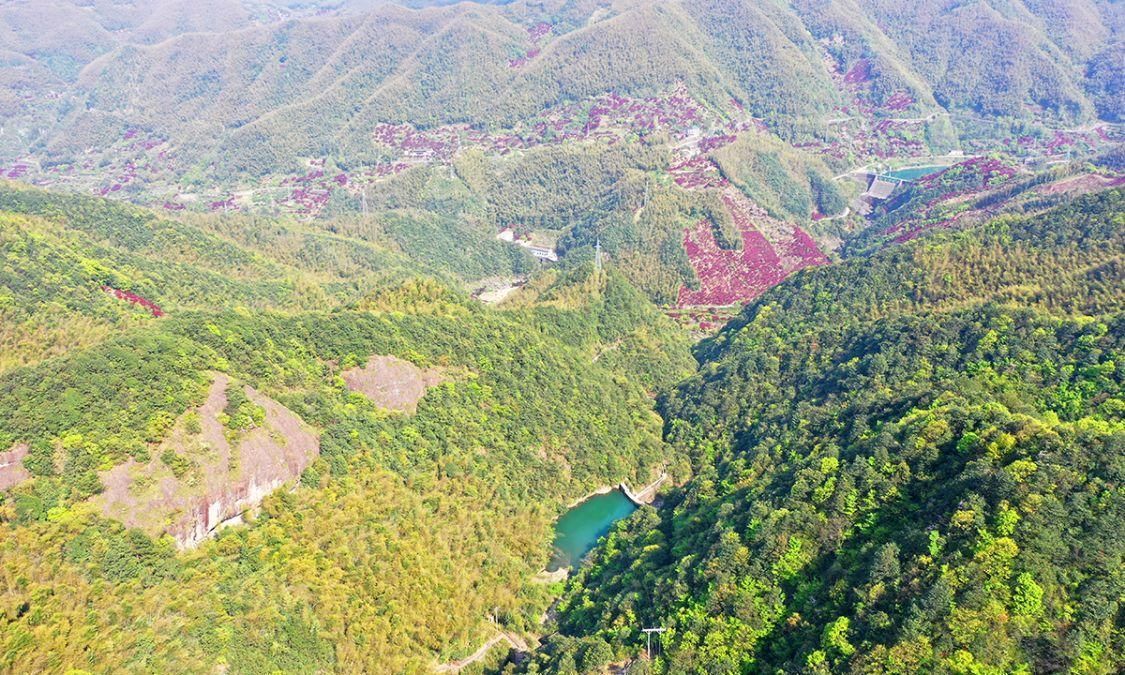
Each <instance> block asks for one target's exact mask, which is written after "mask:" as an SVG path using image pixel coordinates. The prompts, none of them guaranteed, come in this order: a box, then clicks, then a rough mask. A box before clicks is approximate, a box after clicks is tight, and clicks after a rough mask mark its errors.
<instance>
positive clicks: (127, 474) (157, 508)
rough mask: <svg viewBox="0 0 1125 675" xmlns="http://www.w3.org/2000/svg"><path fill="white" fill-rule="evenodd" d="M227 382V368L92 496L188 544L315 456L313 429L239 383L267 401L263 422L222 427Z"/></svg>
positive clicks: (106, 508)
mask: <svg viewBox="0 0 1125 675" xmlns="http://www.w3.org/2000/svg"><path fill="white" fill-rule="evenodd" d="M230 386H232V385H231V382H230V379H229V378H228V377H227V376H225V375H221V374H220V375H216V377H215V379H214V381H213V382H212V384H211V389H210V392H209V393H208V396H207V400H206V402H205V403H204V404H203V405H202V406H201V407H200V408H199V409H198V410H196V411H189V412H188V413H187V414H185V415H184V417H182V418H181V419H180V420H179V421H178V422H177V423H176V426H175V428H174V429H173V431H172V433H171V435H170V436H169V438H168V439H167V440H165V441H164V443H162V444H161V446H160V448H159V449H158V450H157V452H156V456H154V457H153V458H152V460H150V461H149V462H147V463H144V464H142V463H138V462H134V461H129V462H127V463H125V464H121V465H119V466H117V467H114V468H113V469H111V470H110V471H108V472H106V473H104V474H103V475H102V482H103V483H104V484H105V486H106V490H105V492H104V493H102V494H101V495H99V496H98V497H97V500H98V501H99V503H100V504H101V506H102V510H103V512H104V513H105V514H106V515H107V516H110V517H113V518H117V519H118V520H120V521H122V522H123V523H125V524H126V525H127V526H129V527H137V528H140V529H142V530H145V531H146V532H149V533H150V534H153V535H156V534H160V533H161V532H166V533H168V534H170V535H171V536H172V537H174V538H175V539H176V541H177V542H178V543H179V545H180V546H181V547H183V548H190V547H192V546H195V545H196V544H198V543H199V542H200V541H202V540H203V539H205V538H207V536H209V535H210V534H211V533H212V532H214V531H215V530H216V529H217V528H219V527H221V526H222V525H224V524H229V523H237V522H241V519H242V516H243V514H245V513H246V512H247V511H249V510H251V509H253V508H255V507H257V506H258V505H259V504H261V502H262V499H264V498H265V497H266V496H267V495H268V494H270V493H271V492H273V491H274V490H276V489H278V488H279V487H281V486H282V485H284V484H285V483H287V482H290V481H292V480H294V479H295V478H297V477H298V476H300V474H301V472H302V471H304V470H305V469H306V468H307V467H308V466H309V464H311V463H312V462H313V461H314V460H315V459H316V457H317V456H318V455H319V453H320V441H319V438H318V436H317V434H316V432H315V431H314V430H312V429H311V428H310V427H309V426H308V425H306V424H305V423H304V422H302V421H301V420H300V418H298V417H297V416H296V415H295V414H294V413H293V412H292V411H290V410H289V409H287V408H286V407H285V406H283V405H281V404H280V403H278V402H277V401H274V400H273V399H271V398H269V397H266V396H264V395H262V394H261V393H259V392H257V391H255V390H254V389H253V388H251V387H248V386H246V387H245V389H244V391H245V393H246V395H247V397H248V398H249V399H250V401H251V402H252V403H253V404H255V405H257V406H261V408H263V409H264V411H265V414H264V416H263V421H262V423H261V424H259V425H258V426H256V427H254V428H252V429H248V430H245V431H241V432H238V433H237V434H234V433H232V432H231V431H230V430H229V429H227V428H225V427H224V426H223V422H222V418H221V417H220V414H221V413H222V412H223V410H224V408H225V407H226V405H227V391H228V387H230ZM238 386H243V385H238ZM169 452H170V453H172V454H171V455H169ZM168 460H170V461H171V464H172V465H174V466H176V467H177V468H178V471H177V470H175V469H174V468H173V466H169V461H168Z"/></svg>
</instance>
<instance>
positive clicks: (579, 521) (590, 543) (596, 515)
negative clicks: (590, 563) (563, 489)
mask: <svg viewBox="0 0 1125 675" xmlns="http://www.w3.org/2000/svg"><path fill="white" fill-rule="evenodd" d="M636 510H637V506H636V504H634V503H633V502H631V501H629V498H628V497H626V496H625V494H624V493H623V492H621V490H612V491H610V492H607V493H605V494H604V495H594V496H593V497H590V498H589V499H587V500H586V501H584V502H582V503H580V504H578V505H577V506H575V507H574V508H572V509H570V510H569V511H567V512H566V513H564V514H563V515H562V517H561V518H559V522H557V523H555V553H554V556H553V557H552V558H551V563H550V564H549V565H547V570H548V571H550V572H554V571H555V570H558V569H561V568H563V567H576V566H577V565H578V563H579V562H581V561H582V558H583V557H584V556H585V555H586V554H587V553H589V552H590V549H592V548H594V544H596V543H597V542H598V539H600V538H601V537H603V536H605V535H606V533H607V532H609V530H610V528H611V527H613V524H614V523H616V522H617V521H619V520H621V519H622V518H624V517H625V516H627V515H629V514H630V513H632V512H633V511H636Z"/></svg>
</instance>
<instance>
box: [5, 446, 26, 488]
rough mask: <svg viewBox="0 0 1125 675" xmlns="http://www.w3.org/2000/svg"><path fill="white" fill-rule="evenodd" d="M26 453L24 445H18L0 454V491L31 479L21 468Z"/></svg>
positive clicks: (22, 467)
mask: <svg viewBox="0 0 1125 675" xmlns="http://www.w3.org/2000/svg"><path fill="white" fill-rule="evenodd" d="M27 451H28V447H27V445H26V444H18V445H15V446H13V447H12V449H11V450H9V451H7V452H0V490H7V489H8V488H10V487H13V486H15V485H19V484H20V483H22V482H24V481H25V480H27V479H28V478H31V474H30V473H28V472H27V469H25V468H24V466H23V458H24V457H27Z"/></svg>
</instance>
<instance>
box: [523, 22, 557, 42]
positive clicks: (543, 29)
mask: <svg viewBox="0 0 1125 675" xmlns="http://www.w3.org/2000/svg"><path fill="white" fill-rule="evenodd" d="M552 28H554V26H552V25H551V24H549V23H547V22H546V21H540V22H539V23H537V24H535V25H534V26H532V27H530V28H528V29H527V36H528V37H529V38H531V41H532V42H539V41H540V40H542V39H543V38H545V37H547V34H548V33H550V32H551V29H552Z"/></svg>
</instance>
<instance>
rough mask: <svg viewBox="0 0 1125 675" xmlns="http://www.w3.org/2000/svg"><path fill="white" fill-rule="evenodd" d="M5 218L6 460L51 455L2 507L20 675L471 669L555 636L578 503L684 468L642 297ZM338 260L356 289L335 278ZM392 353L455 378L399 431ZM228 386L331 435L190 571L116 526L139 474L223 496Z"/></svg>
mask: <svg viewBox="0 0 1125 675" xmlns="http://www.w3.org/2000/svg"><path fill="white" fill-rule="evenodd" d="M0 210H2V212H3V221H2V226H3V228H2V230H0V232H2V238H0V241H2V242H3V244H4V250H5V259H6V260H7V266H6V267H4V268H2V270H0V289H4V290H3V297H4V309H3V311H4V313H5V315H4V316H5V321H4V327H5V334H4V335H5V340H6V342H5V348H4V355H5V362H4V366H5V370H4V371H3V372H2V373H0V391H2V392H3V393H2V394H0V446H2V447H4V448H5V450H7V449H8V448H19V447H21V446H25V447H27V448H28V453H27V457H26V458H25V459H24V461H23V465H24V467H26V470H27V471H28V472H29V479H28V480H25V481H23V482H20V483H18V484H17V485H15V486H14V487H11V488H10V489H8V490H6V491H4V492H3V493H0V549H2V550H3V555H2V556H0V557H2V559H3V564H2V565H0V576H3V577H4V578H6V579H8V582H9V583H6V584H5V588H6V589H7V590H5V591H4V593H3V594H2V596H3V599H2V600H0V606H2V607H3V610H2V611H0V622H2V623H3V625H4V630H3V631H2V633H3V636H4V637H3V649H2V651H3V653H4V656H3V662H2V663H3V666H2V667H3V668H4V669H12V670H20V671H43V670H54V669H60V668H61V669H64V670H65V669H69V668H77V669H84V670H89V671H106V670H114V669H118V668H125V669H128V670H159V671H162V672H199V671H200V670H209V669H211V668H216V667H221V666H223V665H224V664H226V665H233V666H236V667H237V668H238V670H239V672H275V671H276V670H279V669H280V670H303V671H307V670H315V669H323V668H335V669H341V670H357V669H363V670H369V671H370V670H377V671H384V672H387V671H392V670H403V669H405V670H410V671H417V670H420V669H425V668H427V667H429V664H432V663H436V662H437V661H438V660H445V659H448V658H451V657H452V656H454V655H457V654H464V653H467V652H470V651H472V649H474V648H475V645H476V644H477V643H478V642H480V641H482V640H483V639H484V638H482V636H487V635H488V631H487V628H486V627H487V625H488V621H487V617H488V616H493V617H497V618H499V619H500V620H501V621H502V622H503V625H505V626H507V627H508V629H510V630H514V631H517V632H522V631H530V630H533V629H534V626H535V618H536V616H537V612H541V611H542V609H543V607H544V604H545V602H547V600H548V599H549V597H550V591H549V589H547V588H546V587H544V586H541V585H535V584H534V583H532V578H533V577H534V574H535V572H536V571H537V570H539V569H541V568H542V566H543V565H544V564H545V563H546V560H547V557H548V553H549V543H550V527H551V522H552V520H553V518H554V516H555V515H556V514H557V513H558V511H559V510H560V509H561V508H562V507H563V505H565V504H566V503H568V502H570V501H572V500H574V499H576V498H578V497H580V496H581V495H583V494H585V493H588V492H589V491H591V490H593V489H595V488H597V487H599V486H601V485H607V484H616V483H617V482H619V481H622V480H628V481H630V482H633V483H636V484H643V483H646V482H648V480H649V479H650V477H651V476H652V472H654V471H657V470H658V469H659V467H660V466H662V465H667V466H668V467H669V468H670V469H672V470H675V471H683V470H685V469H686V465H685V464H683V462H682V460H677V459H676V458H675V456H674V455H671V454H669V453H668V452H667V451H666V449H665V447H664V445H663V442H662V440H661V438H660V421H659V418H658V417H657V416H656V415H655V414H654V413H653V412H652V410H651V405H652V404H651V399H650V398H649V396H648V392H650V391H656V390H660V389H664V388H666V387H668V386H670V385H671V384H672V383H673V382H676V381H678V380H680V379H681V378H682V377H684V376H685V375H686V374H687V373H688V372H690V370H691V367H692V365H693V364H692V359H691V357H690V355H689V353H688V348H687V342H686V340H685V338H684V337H683V336H681V334H680V333H679V332H678V330H677V329H675V328H674V327H673V326H672V325H671V324H670V323H669V322H668V320H667V319H666V318H664V317H663V316H661V315H660V314H658V313H657V312H656V311H655V310H654V309H653V308H651V306H650V305H649V304H648V303H647V301H646V300H645V299H644V297H643V296H642V295H640V294H639V293H638V292H637V291H635V290H633V289H632V288H631V287H630V286H629V285H628V283H627V282H625V281H624V279H623V278H622V277H621V276H620V275H619V274H618V273H616V272H612V271H603V272H599V273H595V272H594V270H592V269H591V268H589V267H587V268H584V269H577V268H576V269H574V270H573V271H571V272H570V273H569V276H567V277H565V278H555V279H551V278H546V277H545V278H543V279H542V280H541V281H539V282H537V283H538V286H537V291H536V296H535V297H531V298H529V299H528V300H526V301H524V302H523V303H522V304H520V305H519V306H514V307H513V308H512V309H509V310H506V311H501V310H491V309H486V308H484V307H482V306H480V305H479V304H477V303H474V302H472V301H470V300H469V299H468V298H467V297H466V296H464V295H463V294H462V292H461V291H459V290H458V289H457V287H456V286H447V285H445V284H444V283H443V282H441V281H437V280H432V279H430V280H425V279H419V278H417V277H415V276H414V275H415V272H414V271H413V270H415V269H416V268H415V267H412V263H410V264H408V263H406V262H404V261H405V258H403V257H401V256H400V255H399V254H396V253H390V252H386V251H383V250H381V249H378V248H376V247H375V246H374V245H372V244H369V243H365V242H364V240H361V239H354V238H348V237H339V236H336V237H329V236H327V235H324V234H317V233H314V232H308V231H303V230H300V229H299V228H298V226H296V225H292V224H291V225H288V226H287V225H286V224H285V223H277V222H271V221H266V220H264V219H243V220H241V221H239V220H238V219H233V220H230V219H228V220H225V221H224V223H223V227H221V228H219V227H217V225H218V223H212V222H210V221H208V220H207V219H203V218H196V219H188V221H177V220H165V219H161V218H157V217H155V216H153V215H152V214H151V213H149V212H146V211H143V210H141V209H136V208H133V207H125V206H121V205H118V204H114V203H112V202H106V201H104V200H93V199H85V198H76V197H65V196H57V195H49V194H45V193H40V192H38V191H33V190H25V189H23V190H21V189H6V190H4V191H3V192H2V193H0ZM191 221H194V223H193V222H191ZM213 226H214V227H213ZM219 231H221V232H223V235H222V236H220V235H219V234H217V232H219ZM282 244H284V245H282ZM322 245H323V246H333V245H335V246H338V247H339V248H338V249H337V250H338V251H339V252H341V253H344V252H347V251H351V252H352V253H353V258H352V259H351V260H352V264H351V265H349V264H345V263H347V261H348V259H347V258H341V259H339V260H335V259H333V263H334V264H335V267H334V268H333V269H334V270H335V274H330V273H329V266H328V265H327V263H326V262H325V260H324V259H323V258H320V257H318V256H316V255H313V252H314V251H319V252H321V253H322V254H324V253H328V254H329V255H331V254H330V253H329V251H330V250H331V249H324V248H321V246H322ZM379 263H383V264H379ZM447 278H448V279H453V277H452V276H450V277H447ZM103 286H109V287H111V288H112V289H114V290H122V291H128V292H129V293H130V294H131V295H128V296H121V295H116V294H114V293H112V292H107V291H105V290H103ZM145 302H150V303H152V304H151V305H149V304H145ZM154 308H159V310H160V311H159V312H156V311H155V310H154ZM45 338H46V339H45ZM373 355H381V356H394V357H397V358H399V359H402V360H403V361H404V362H409V363H412V364H415V365H416V366H418V367H421V368H429V369H436V370H435V372H442V373H446V375H444V376H443V382H442V383H441V384H440V385H439V386H436V387H433V388H431V389H430V391H429V393H428V394H427V395H426V396H425V397H424V398H423V399H422V400H421V402H420V404H419V406H418V410H417V412H416V413H414V414H412V415H404V414H401V413H391V412H387V411H385V410H383V409H380V408H379V407H378V406H377V405H375V404H373V403H372V401H370V400H368V399H367V398H366V397H365V396H364V395H361V394H359V393H356V392H354V391H351V390H349V389H348V388H347V387H346V386H345V384H344V379H343V377H342V376H343V375H345V374H346V373H347V372H350V371H351V370H354V369H355V368H357V367H359V366H362V365H363V364H365V363H367V362H368V360H369V357H371V356H373ZM21 363H26V364H29V365H20V364H21ZM216 373H219V374H222V375H224V376H228V377H231V378H235V379H236V380H237V381H239V382H244V383H246V384H248V385H251V386H253V387H254V388H255V389H256V390H257V391H259V392H262V394H263V395H265V396H268V397H271V400H274V401H276V402H277V403H278V404H279V405H282V406H284V407H285V408H287V409H288V410H290V411H292V413H293V414H295V415H296V416H297V417H298V418H299V419H300V420H302V421H303V422H304V423H307V424H308V425H311V428H313V429H314V430H315V431H316V433H317V434H318V435H319V446H320V448H319V458H317V459H316V460H315V461H314V462H313V463H312V464H311V466H309V468H307V469H306V470H304V471H303V473H301V475H300V476H299V480H298V481H297V483H298V485H299V487H297V488H296V489H295V490H294V491H292V492H290V491H285V490H281V491H278V492H277V493H276V494H274V495H273V496H272V497H269V498H267V499H266V501H265V503H264V504H263V505H262V507H261V511H260V512H259V513H257V514H256V515H255V516H253V517H252V518H251V523H250V524H248V525H247V526H245V527H242V528H233V529H230V530H224V531H223V533H222V535H221V536H219V537H218V538H217V539H214V540H210V541H205V542H204V543H203V544H202V545H200V546H199V547H198V548H196V549H194V550H192V551H190V552H187V553H179V554H177V553H176V551H175V549H174V547H173V545H172V543H171V541H172V540H171V539H169V538H168V537H155V538H151V537H149V536H148V535H146V534H143V533H141V532H140V531H139V530H126V529H125V528H124V527H123V526H122V525H121V524H120V523H118V522H116V521H115V520H111V519H108V518H107V517H106V516H105V515H103V512H102V510H101V508H100V507H99V506H98V504H99V503H100V502H99V500H100V499H102V498H103V491H105V490H106V489H107V483H106V482H107V481H110V480H115V479H113V478H112V477H113V476H117V475H120V472H118V471H116V470H115V467H117V468H120V467H125V468H126V469H127V470H128V471H129V472H131V473H129V474H127V475H134V476H142V475H143V474H139V473H137V471H139V467H145V466H149V467H156V469H153V470H158V473H157V474H156V475H163V474H160V473H159V472H160V471H164V472H167V471H168V470H169V469H170V470H171V472H172V473H174V474H175V476H176V478H177V479H182V480H181V482H182V483H183V487H182V488H181V489H190V487H191V485H192V483H191V481H192V480H196V478H193V476H198V479H199V480H203V479H205V477H204V476H202V475H201V474H199V472H200V471H201V470H202V469H201V467H202V466H204V465H206V463H207V462H208V461H209V460H207V454H206V446H204V451H203V453H202V454H200V451H198V450H193V449H192V448H191V447H190V446H180V445H178V441H176V439H178V438H180V437H181V435H182V434H183V433H184V431H183V429H190V428H191V427H192V425H193V424H194V425H195V426H196V427H197V428H198V426H199V420H200V418H201V417H203V415H204V414H203V413H202V412H201V411H202V410H203V408H202V407H201V406H202V405H204V402H205V397H206V396H207V388H208V383H209V382H211V381H212V380H213V379H214V378H215V377H216ZM271 405H272V404H271ZM240 411H241V412H240ZM239 414H245V415H247V416H248V417H247V418H246V421H244V422H240V423H239V424H241V425H249V426H250V427H251V428H252V427H253V424H254V422H253V421H252V418H253V415H254V414H255V413H253V412H252V408H247V409H246V410H245V411H243V410H242V409H241V408H238V409H231V412H230V415H231V416H234V415H239ZM222 419H226V418H220V420H222ZM192 420H195V421H194V422H193V421H192ZM232 420H233V417H232V418H231V419H228V421H227V422H224V424H229V425H234V424H235V423H234V422H233V421H232ZM204 422H206V419H204ZM240 428H243V427H239V426H230V427H229V430H228V432H226V433H228V434H230V436H229V438H231V439H235V441H234V442H236V443H237V439H238V434H239V433H240V432H239V431H238V429H240ZM285 433H288V432H285ZM283 440H284V439H283ZM247 452H249V450H247ZM242 461H252V460H251V459H250V458H244V459H243V460H242ZM130 467H132V468H130ZM161 467H166V468H161ZM168 475H169V476H171V475H172V474H168ZM132 480H133V481H134V483H135V484H134V486H133V487H132V488H130V489H131V490H133V491H134V494H136V495H141V494H143V490H144V489H145V484H144V483H143V480H144V479H143V478H142V477H134V478H133V479H132ZM169 480H170V478H169ZM184 481H186V482H184ZM230 489H237V488H236V487H231V488H230ZM138 498H139V497H138ZM158 508H159V507H158ZM165 517H166V518H176V517H179V516H177V515H176V514H175V513H174V512H173V513H169V514H165ZM157 522H160V521H159V520H157ZM298 551H301V552H303V553H300V554H297V552H298ZM62 587H66V588H69V589H71V590H70V591H69V592H68V593H66V594H56V593H53V592H49V591H48V592H47V593H46V594H44V591H45V590H47V589H57V588H62ZM360 588H362V589H365V591H364V592H362V593H357V592H356V589H360ZM299 589H301V590H299ZM173 597H179V598H183V599H184V600H183V601H182V602H181V601H172V600H171V598H173ZM280 617H286V618H284V619H280ZM173 626H174V627H175V628H173ZM170 630H174V631H175V632H176V633H177V634H178V635H180V637H179V638H178V639H175V640H168V639H166V637H167V635H168V631H170ZM108 633H112V634H113V635H114V636H115V637H114V639H113V643H112V645H107V644H106V643H105V641H104V639H103V637H102V636H103V635H105V634H108Z"/></svg>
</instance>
